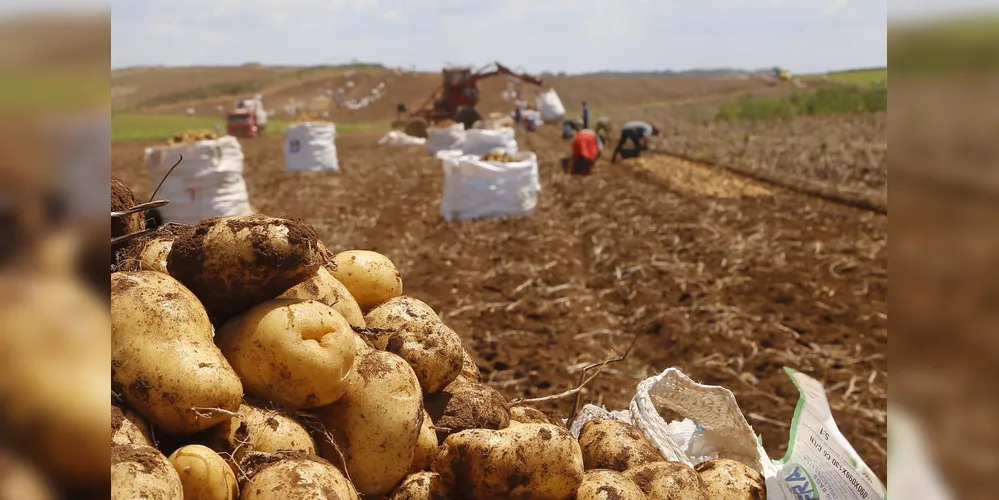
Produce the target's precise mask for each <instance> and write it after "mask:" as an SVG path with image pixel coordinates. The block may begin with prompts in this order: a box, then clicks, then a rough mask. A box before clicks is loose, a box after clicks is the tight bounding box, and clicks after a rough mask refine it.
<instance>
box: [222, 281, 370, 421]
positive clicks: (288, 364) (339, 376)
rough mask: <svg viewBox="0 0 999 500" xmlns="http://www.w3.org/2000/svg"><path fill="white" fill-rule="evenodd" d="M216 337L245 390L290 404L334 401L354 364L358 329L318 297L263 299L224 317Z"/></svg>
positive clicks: (300, 405) (305, 405) (307, 405)
mask: <svg viewBox="0 0 999 500" xmlns="http://www.w3.org/2000/svg"><path fill="white" fill-rule="evenodd" d="M215 342H216V343H217V344H218V346H219V348H221V349H222V353H223V354H224V355H225V357H226V359H228V360H229V363H231V364H232V368H233V369H234V370H235V371H236V373H238V374H239V377H240V379H242V381H243V385H244V387H245V388H246V393H247V394H250V395H252V396H254V397H257V398H260V399H263V400H265V401H273V402H276V403H280V404H281V405H284V406H285V407H286V408H296V409H297V408H317V407H320V406H325V405H328V404H330V403H332V402H334V401H336V400H337V399H339V398H340V396H342V395H343V393H344V391H346V390H347V382H348V376H349V375H350V370H351V367H352V366H353V365H354V331H353V330H352V329H351V327H350V325H349V324H348V323H347V320H345V319H343V316H341V315H340V313H338V312H336V311H334V310H333V308H331V307H330V306H328V305H326V304H322V303H320V302H316V301H314V300H306V301H299V300H293V299H277V300H271V301H268V302H264V303H263V304H260V305H258V306H256V307H254V308H252V309H250V310H249V311H247V312H246V313H244V314H241V315H239V316H236V317H234V318H233V319H231V320H229V321H228V322H226V324H225V325H223V326H222V328H220V329H219V330H218V332H217V334H216V337H215Z"/></svg>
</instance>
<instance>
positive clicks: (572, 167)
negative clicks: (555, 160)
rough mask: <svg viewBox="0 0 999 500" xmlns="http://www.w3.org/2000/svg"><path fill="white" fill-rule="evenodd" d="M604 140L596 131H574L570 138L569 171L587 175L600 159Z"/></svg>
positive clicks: (574, 173)
mask: <svg viewBox="0 0 999 500" xmlns="http://www.w3.org/2000/svg"><path fill="white" fill-rule="evenodd" d="M603 149H604V142H603V141H602V140H600V137H598V136H597V134H596V132H594V131H592V130H590V129H588V128H587V129H583V130H580V131H578V132H576V137H574V138H573V139H572V158H571V159H570V160H569V173H571V174H573V175H589V174H590V170H592V169H593V165H594V164H596V163H597V160H599V159H600V154H601V153H602V152H603Z"/></svg>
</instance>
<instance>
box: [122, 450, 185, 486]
mask: <svg viewBox="0 0 999 500" xmlns="http://www.w3.org/2000/svg"><path fill="white" fill-rule="evenodd" d="M136 498H155V499H157V500H184V485H183V484H182V483H181V482H180V476H179V475H178V474H177V470H176V469H174V467H173V465H172V464H171V463H170V461H169V460H167V457H166V456H164V455H163V454H162V453H160V451H159V450H157V449H156V448H153V447H151V446H141V445H134V444H122V445H112V446H111V500H135V499H136Z"/></svg>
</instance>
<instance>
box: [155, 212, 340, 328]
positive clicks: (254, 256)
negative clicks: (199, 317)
mask: <svg viewBox="0 0 999 500" xmlns="http://www.w3.org/2000/svg"><path fill="white" fill-rule="evenodd" d="M318 241H319V237H318V236H317V235H316V231H315V230H314V229H313V228H312V226H310V225H308V224H306V223H304V222H301V221H298V220H291V219H279V218H276V217H267V216H264V215H250V216H241V217H216V218H211V219H204V220H202V221H201V222H199V223H198V225H197V226H195V227H194V229H193V230H191V231H185V232H184V233H182V234H180V235H179V236H178V237H177V239H176V240H174V242H173V245H172V247H171V249H170V255H169V257H168V258H167V270H168V271H169V272H170V275H171V276H174V277H176V278H177V279H178V280H180V282H181V283H183V284H184V285H185V286H187V287H188V288H189V289H190V290H191V291H192V292H194V294H195V295H196V296H197V297H198V299H199V300H200V301H201V303H202V304H204V306H205V309H206V310H207V311H208V315H209V316H210V317H211V318H212V321H213V322H214V323H215V324H216V325H219V324H222V323H224V322H225V321H226V320H228V319H229V318H231V317H233V316H234V315H236V314H239V313H241V312H244V311H246V310H247V309H249V308H251V307H253V306H255V305H257V304H260V303H262V302H265V301H268V300H271V299H274V298H276V297H278V296H279V295H281V294H282V293H284V292H285V291H287V290H288V289H289V288H291V287H293V286H295V285H297V284H299V283H301V282H303V281H305V280H306V279H308V278H310V277H312V276H313V275H314V274H316V271H317V270H318V269H319V266H320V264H322V262H323V259H324V257H323V256H322V255H321V251H320V250H319V243H318Z"/></svg>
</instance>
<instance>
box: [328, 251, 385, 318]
mask: <svg viewBox="0 0 999 500" xmlns="http://www.w3.org/2000/svg"><path fill="white" fill-rule="evenodd" d="M330 271H331V272H332V274H333V277H334V278H336V279H337V280H339V281H340V282H341V283H343V285H344V286H346V287H347V290H349V291H350V295H351V296H353V297H354V299H355V300H357V304H358V305H360V306H361V309H362V310H364V311H370V310H371V309H373V308H375V307H376V306H379V305H381V304H384V303H385V302H387V301H388V300H389V299H393V298H395V297H398V296H400V295H402V277H401V276H400V275H399V270H398V269H396V267H395V264H393V263H392V261H391V260H389V258H388V257H386V256H384V255H382V254H380V253H378V252H371V251H368V250H349V251H346V252H341V253H339V254H337V255H335V256H334V257H333V265H332V266H330Z"/></svg>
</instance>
